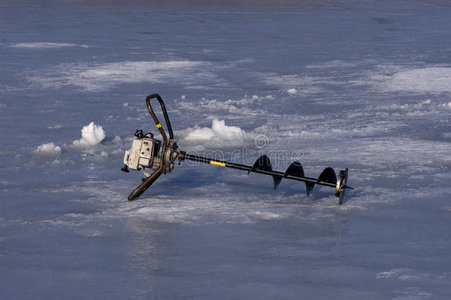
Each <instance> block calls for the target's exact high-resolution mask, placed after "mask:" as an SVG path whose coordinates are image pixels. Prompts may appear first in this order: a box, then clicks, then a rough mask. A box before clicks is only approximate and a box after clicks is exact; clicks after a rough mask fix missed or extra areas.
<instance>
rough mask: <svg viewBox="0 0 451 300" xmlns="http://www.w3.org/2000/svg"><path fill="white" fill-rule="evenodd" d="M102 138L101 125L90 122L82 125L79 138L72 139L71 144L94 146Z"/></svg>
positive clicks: (103, 134) (103, 136)
mask: <svg viewBox="0 0 451 300" xmlns="http://www.w3.org/2000/svg"><path fill="white" fill-rule="evenodd" d="M104 138H105V131H103V128H102V126H99V125H96V124H94V122H91V123H89V125H86V126H83V128H82V129H81V139H79V140H76V141H74V142H73V144H74V146H77V147H88V146H96V145H98V144H100V142H102V141H103V139H104Z"/></svg>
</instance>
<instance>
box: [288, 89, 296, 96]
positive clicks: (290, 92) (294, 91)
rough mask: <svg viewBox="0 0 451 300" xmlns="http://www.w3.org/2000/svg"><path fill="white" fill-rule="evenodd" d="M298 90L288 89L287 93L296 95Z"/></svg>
mask: <svg viewBox="0 0 451 300" xmlns="http://www.w3.org/2000/svg"><path fill="white" fill-rule="evenodd" d="M297 92H298V91H297V90H296V89H289V90H288V91H287V93H288V94H290V95H294V94H296V93H297Z"/></svg>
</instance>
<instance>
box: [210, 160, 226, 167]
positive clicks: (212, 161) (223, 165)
mask: <svg viewBox="0 0 451 300" xmlns="http://www.w3.org/2000/svg"><path fill="white" fill-rule="evenodd" d="M210 164H211V165H215V166H220V167H225V166H226V164H225V163H223V162H219V161H214V160H210Z"/></svg>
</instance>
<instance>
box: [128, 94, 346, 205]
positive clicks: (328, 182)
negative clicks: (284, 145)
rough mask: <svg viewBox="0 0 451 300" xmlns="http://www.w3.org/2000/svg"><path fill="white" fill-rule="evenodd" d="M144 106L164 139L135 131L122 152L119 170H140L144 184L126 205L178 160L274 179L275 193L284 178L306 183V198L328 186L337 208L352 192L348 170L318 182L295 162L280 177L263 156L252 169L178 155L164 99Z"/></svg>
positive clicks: (330, 171) (326, 175)
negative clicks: (157, 105)
mask: <svg viewBox="0 0 451 300" xmlns="http://www.w3.org/2000/svg"><path fill="white" fill-rule="evenodd" d="M152 99H157V100H158V102H159V103H160V106H161V110H162V111H163V116H164V120H165V122H166V127H167V130H168V133H169V139H168V136H167V135H166V132H165V131H164V129H163V126H162V125H161V123H160V121H159V120H158V118H157V116H156V115H155V112H154V110H153V108H152V105H151V103H150V101H151V100H152ZM146 105H147V109H148V110H149V113H150V115H151V117H152V119H153V120H154V122H155V125H156V126H157V128H158V130H159V132H160V134H161V136H162V138H163V142H161V141H159V140H157V139H155V138H154V135H153V134H152V133H146V134H144V132H143V131H142V130H136V132H135V137H136V138H135V139H134V140H133V143H132V146H131V148H130V149H129V150H127V151H125V155H124V167H123V168H122V169H121V170H122V171H124V172H129V169H133V170H142V171H143V174H144V175H145V176H146V178H144V179H143V182H142V183H141V184H140V185H139V186H138V187H137V188H136V189H135V190H134V191H133V192H132V193H131V194H130V195H129V196H128V200H129V201H132V200H134V199H136V198H138V197H139V196H140V195H141V194H142V193H144V192H145V191H146V190H147V189H148V188H149V187H150V186H151V185H152V184H153V183H154V182H155V181H156V180H157V179H158V177H160V176H161V174H166V173H170V172H171V171H172V170H173V169H174V164H175V162H176V161H177V160H179V163H181V162H182V161H183V160H191V161H196V162H202V163H206V164H210V165H214V166H220V167H226V168H232V169H238V170H242V171H247V172H248V174H249V173H251V172H253V173H260V174H264V175H269V176H272V178H273V181H274V189H276V188H277V187H278V186H279V184H280V182H281V181H282V179H283V178H286V179H292V180H297V181H302V182H304V183H305V186H306V190H307V196H309V195H310V194H311V193H312V191H313V187H314V186H315V185H317V184H318V185H323V186H329V187H332V188H335V196H336V197H338V199H339V200H338V204H340V205H341V204H343V198H344V195H345V191H346V189H347V188H351V189H352V187H350V186H347V185H346V182H347V179H348V169H347V168H346V169H344V170H341V171H340V172H339V173H338V177H337V176H336V174H335V171H334V169H332V168H330V167H328V168H326V169H324V171H323V172H322V173H321V174H320V175H319V177H318V178H317V179H315V178H310V177H305V176H304V169H303V167H302V164H301V163H300V162H298V161H295V162H293V163H292V164H291V165H290V166H289V167H288V169H287V170H286V171H285V173H282V172H278V171H273V170H272V167H271V162H270V160H269V158H268V157H267V156H266V155H262V156H260V157H259V158H258V159H257V161H256V162H255V163H254V165H253V166H246V165H242V164H236V163H231V162H227V161H223V160H217V159H212V158H207V157H202V156H198V155H192V154H187V153H186V152H184V151H178V146H177V142H176V141H175V140H174V134H173V131H172V126H171V122H170V121H169V117H168V113H167V111H166V107H165V105H164V102H163V99H162V98H161V97H160V95H158V94H153V95H149V96H147V98H146ZM160 148H161V149H160ZM160 150H161V151H160ZM145 169H152V170H153V173H152V174H149V173H147V172H146V171H145Z"/></svg>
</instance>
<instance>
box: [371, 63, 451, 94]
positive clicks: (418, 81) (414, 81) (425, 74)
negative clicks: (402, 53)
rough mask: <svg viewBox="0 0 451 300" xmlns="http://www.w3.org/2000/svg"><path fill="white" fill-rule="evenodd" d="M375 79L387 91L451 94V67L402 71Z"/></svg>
mask: <svg viewBox="0 0 451 300" xmlns="http://www.w3.org/2000/svg"><path fill="white" fill-rule="evenodd" d="M373 79H374V80H375V81H376V82H377V81H379V83H380V84H381V85H382V86H383V87H384V89H385V90H386V91H407V92H422V93H444V92H448V93H451V68H450V67H425V68H414V69H408V70H405V69H404V70H402V69H401V70H397V71H396V72H395V73H394V74H393V75H389V76H383V75H380V74H378V75H374V76H373ZM384 81H385V82H384ZM377 85H379V84H377Z"/></svg>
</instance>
